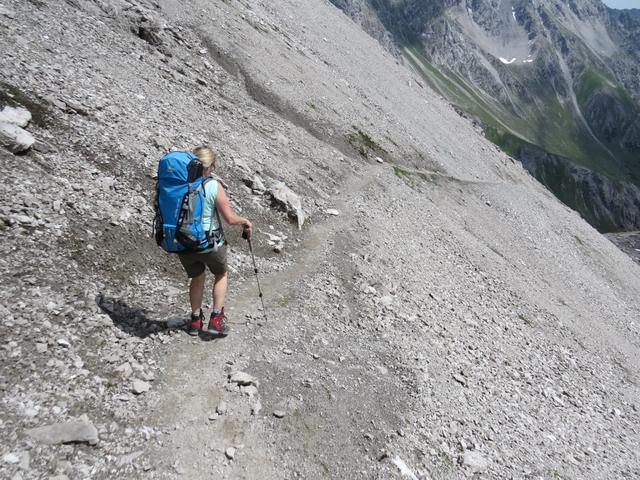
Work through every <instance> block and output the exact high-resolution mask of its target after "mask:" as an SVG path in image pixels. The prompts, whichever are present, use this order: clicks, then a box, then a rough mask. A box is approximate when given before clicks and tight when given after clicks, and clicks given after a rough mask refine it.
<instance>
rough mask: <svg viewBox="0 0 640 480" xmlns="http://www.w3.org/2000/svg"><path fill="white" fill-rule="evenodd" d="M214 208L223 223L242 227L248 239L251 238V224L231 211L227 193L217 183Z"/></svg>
mask: <svg viewBox="0 0 640 480" xmlns="http://www.w3.org/2000/svg"><path fill="white" fill-rule="evenodd" d="M216 208H217V209H218V212H220V215H221V216H222V218H224V221H225V222H227V223H228V224H229V225H242V226H243V228H244V230H245V231H246V232H247V234H248V235H249V237H251V234H252V233H253V232H252V228H253V226H252V225H251V222H250V221H249V220H247V219H246V218H244V217H241V216H240V215H238V214H237V213H236V212H234V211H233V208H232V207H231V204H230V203H229V197H227V193H226V192H225V191H224V187H223V186H222V184H221V183H218V195H217V196H216Z"/></svg>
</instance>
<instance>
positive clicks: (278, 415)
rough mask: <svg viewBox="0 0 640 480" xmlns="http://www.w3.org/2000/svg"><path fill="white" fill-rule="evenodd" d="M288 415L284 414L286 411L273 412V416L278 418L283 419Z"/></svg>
mask: <svg viewBox="0 0 640 480" xmlns="http://www.w3.org/2000/svg"><path fill="white" fill-rule="evenodd" d="M285 415H286V413H285V412H284V410H274V411H273V416H274V417H276V418H282V417H284V416H285Z"/></svg>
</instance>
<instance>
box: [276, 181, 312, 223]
mask: <svg viewBox="0 0 640 480" xmlns="http://www.w3.org/2000/svg"><path fill="white" fill-rule="evenodd" d="M269 193H270V194H271V196H272V198H273V199H274V200H275V201H276V203H278V204H279V205H281V206H282V207H284V208H285V209H286V211H287V212H288V213H289V214H290V215H293V216H294V217H295V218H296V219H297V221H298V229H301V228H302V225H303V224H304V221H305V213H304V211H303V210H302V200H300V197H299V196H298V195H297V194H296V193H295V192H294V191H293V190H291V189H290V188H289V187H287V186H286V185H285V184H284V182H279V183H276V184H275V185H274V186H273V187H271V189H270V190H269Z"/></svg>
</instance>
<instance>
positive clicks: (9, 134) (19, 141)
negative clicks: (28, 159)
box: [0, 122, 35, 153]
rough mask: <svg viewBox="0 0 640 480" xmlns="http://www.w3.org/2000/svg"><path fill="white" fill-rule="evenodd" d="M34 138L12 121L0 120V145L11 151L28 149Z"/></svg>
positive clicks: (18, 151)
mask: <svg viewBox="0 0 640 480" xmlns="http://www.w3.org/2000/svg"><path fill="white" fill-rule="evenodd" d="M34 142H35V139H34V138H33V135H31V134H30V133H29V132H27V131H26V130H24V129H23V128H20V127H19V126H18V125H16V124H14V123H7V122H0V145H2V146H3V147H4V148H6V149H7V150H9V151H10V152H13V153H20V152H24V151H26V150H29V149H30V148H31V146H32V145H33V143H34Z"/></svg>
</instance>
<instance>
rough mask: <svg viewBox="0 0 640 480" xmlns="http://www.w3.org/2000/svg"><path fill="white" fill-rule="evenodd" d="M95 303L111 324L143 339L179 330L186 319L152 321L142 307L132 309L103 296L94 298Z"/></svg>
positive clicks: (121, 302) (120, 301) (124, 303)
mask: <svg viewBox="0 0 640 480" xmlns="http://www.w3.org/2000/svg"><path fill="white" fill-rule="evenodd" d="M96 303H97V304H98V306H99V307H100V308H101V309H102V311H103V312H105V313H106V314H107V315H109V317H111V320H113V324H114V325H115V326H116V327H118V328H119V329H120V330H122V331H123V332H125V333H127V334H128V335H134V336H136V337H140V338H145V337H147V336H149V335H151V334H152V333H158V332H166V331H169V330H180V329H183V328H184V327H185V325H186V322H187V320H186V318H183V317H178V316H176V317H175V318H172V319H168V320H154V319H151V318H149V317H148V315H147V311H146V310H145V309H144V308H142V307H132V306H129V305H127V303H126V302H124V301H123V300H120V299H117V298H113V297H108V296H106V295H103V294H99V295H98V296H96Z"/></svg>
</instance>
